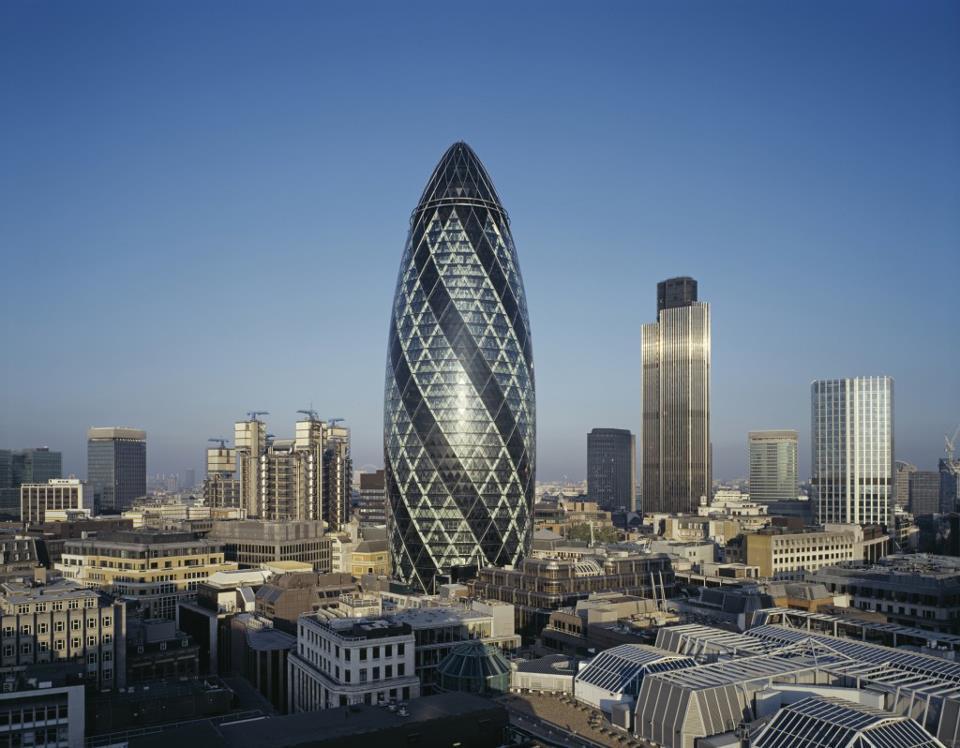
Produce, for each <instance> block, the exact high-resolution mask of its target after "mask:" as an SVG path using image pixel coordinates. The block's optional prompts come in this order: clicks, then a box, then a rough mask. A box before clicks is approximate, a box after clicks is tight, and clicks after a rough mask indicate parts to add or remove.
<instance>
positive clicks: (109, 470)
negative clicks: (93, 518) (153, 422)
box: [87, 427, 147, 513]
mask: <svg viewBox="0 0 960 748" xmlns="http://www.w3.org/2000/svg"><path fill="white" fill-rule="evenodd" d="M87 481H88V482H89V483H90V485H91V487H92V489H93V493H94V505H95V507H96V511H97V513H99V512H122V511H123V510H124V509H129V508H130V507H131V506H132V505H133V500H134V499H138V498H140V497H142V496H146V495H147V433H146V432H145V431H141V430H140V429H130V428H119V427H108V428H92V429H90V430H89V431H87Z"/></svg>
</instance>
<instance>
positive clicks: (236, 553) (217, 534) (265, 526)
mask: <svg viewBox="0 0 960 748" xmlns="http://www.w3.org/2000/svg"><path fill="white" fill-rule="evenodd" d="M207 537H208V539H210V540H215V541H217V542H219V543H221V544H222V545H223V548H224V554H225V558H226V560H227V561H233V562H235V563H237V564H238V565H239V566H240V568H241V569H257V568H260V566H261V564H264V563H269V562H274V561H300V562H303V563H308V564H310V565H311V566H312V567H313V570H314V571H316V572H320V573H323V572H328V571H330V570H331V561H330V544H329V542H328V541H326V539H325V538H324V535H323V522H322V521H321V520H309V519H301V520H289V521H283V522H268V521H266V520H232V521H223V522H218V521H215V522H213V526H212V528H211V530H210V534H209V535H208V536H207Z"/></svg>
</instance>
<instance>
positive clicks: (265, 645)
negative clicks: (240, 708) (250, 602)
mask: <svg viewBox="0 0 960 748" xmlns="http://www.w3.org/2000/svg"><path fill="white" fill-rule="evenodd" d="M230 627H231V647H232V649H233V657H232V660H233V662H235V663H237V669H238V670H239V672H240V674H241V675H242V676H243V677H244V678H246V679H247V680H248V681H249V682H250V684H251V685H252V686H253V687H254V688H256V689H257V690H258V691H259V692H260V693H261V694H262V695H263V697H264V698H266V699H267V700H268V701H269V702H270V703H271V704H273V706H274V708H275V709H276V710H277V711H279V712H280V713H285V712H286V711H287V708H288V706H289V697H288V693H287V683H288V679H287V671H288V658H289V655H290V653H291V652H293V651H295V650H296V646H297V638H296V637H295V636H293V635H291V634H288V633H286V632H284V631H280V630H279V629H276V628H274V626H273V622H272V621H269V620H267V619H266V618H264V617H263V616H259V615H257V614H256V613H240V614H238V615H236V616H234V617H233V618H232V619H231V621H230Z"/></svg>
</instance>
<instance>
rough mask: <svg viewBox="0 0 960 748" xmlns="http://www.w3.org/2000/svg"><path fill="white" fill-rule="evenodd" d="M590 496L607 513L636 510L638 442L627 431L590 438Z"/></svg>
mask: <svg viewBox="0 0 960 748" xmlns="http://www.w3.org/2000/svg"><path fill="white" fill-rule="evenodd" d="M587 495H588V496H589V497H590V499H591V500H592V501H595V502H597V504H599V505H600V507H601V508H603V509H607V510H611V509H619V508H621V507H622V508H626V509H629V510H631V511H632V510H633V509H635V508H636V503H637V440H636V438H635V437H634V435H633V434H631V433H630V432H629V431H627V430H626V429H593V430H592V431H591V432H590V433H589V434H587Z"/></svg>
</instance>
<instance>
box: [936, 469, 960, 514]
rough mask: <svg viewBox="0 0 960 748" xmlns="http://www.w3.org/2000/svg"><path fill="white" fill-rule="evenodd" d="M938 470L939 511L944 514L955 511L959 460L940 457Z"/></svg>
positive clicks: (959, 493)
mask: <svg viewBox="0 0 960 748" xmlns="http://www.w3.org/2000/svg"><path fill="white" fill-rule="evenodd" d="M938 467H939V468H940V511H941V512H943V513H944V514H949V513H950V512H955V511H957V508H958V507H957V500H958V499H960V460H955V459H952V458H950V457H941V458H940V462H939V463H938Z"/></svg>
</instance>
